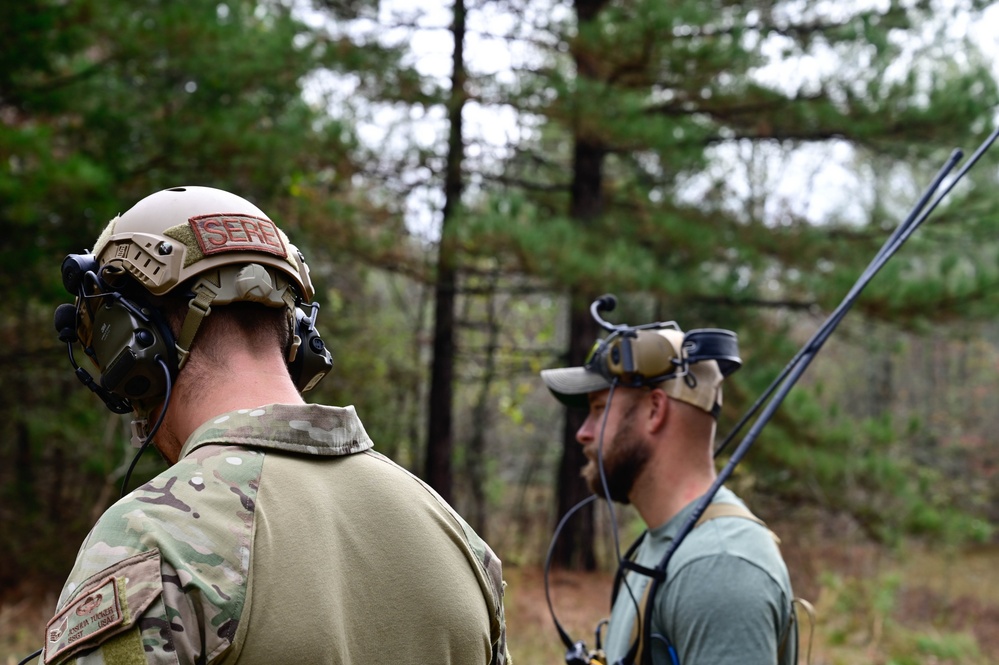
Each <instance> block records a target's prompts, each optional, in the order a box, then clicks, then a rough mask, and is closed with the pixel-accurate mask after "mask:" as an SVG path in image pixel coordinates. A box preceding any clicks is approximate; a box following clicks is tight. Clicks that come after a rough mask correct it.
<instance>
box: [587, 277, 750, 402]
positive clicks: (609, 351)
mask: <svg viewBox="0 0 999 665" xmlns="http://www.w3.org/2000/svg"><path fill="white" fill-rule="evenodd" d="M616 306H617V299H616V298H615V297H614V296H612V295H609V294H608V295H604V296H601V297H600V298H598V299H597V300H595V301H593V304H591V305H590V314H591V315H592V316H593V318H594V319H595V320H596V322H597V323H598V324H599V325H600V326H601V327H602V328H604V329H605V330H607V331H609V332H610V333H611V334H610V335H609V336H608V337H607V338H605V339H603V340H601V341H600V342H598V343H597V344H596V345H595V346H594V348H593V350H592V351H591V352H590V356H589V358H588V359H587V361H586V365H585V366H586V369H587V370H589V371H593V372H597V373H598V374H600V375H601V376H602V377H604V378H605V379H607V381H609V382H611V383H617V384H618V385H622V386H629V387H639V386H649V385H655V384H657V383H661V382H663V381H665V380H667V379H677V378H681V377H682V378H684V380H685V381H687V382H688V385H691V386H693V384H692V383H691V382H692V381H693V380H694V377H693V375H692V374H690V372H689V369H690V365H692V364H695V363H699V362H702V361H705V360H714V361H716V362H717V363H718V369H719V370H721V373H722V376H723V377H727V376H729V375H730V374H732V373H733V372H735V371H736V370H737V369H739V368H740V367H741V366H742V360H741V359H740V358H739V342H738V338H737V337H736V335H735V333H734V332H732V331H730V330H721V329H719V328H701V329H696V330H689V331H687V333H686V334H684V335H683V343H682V345H681V347H680V348H675V347H674V345H673V343H672V342H671V341H670V340H669V339H668V338H667V337H666V336H664V335H661V334H659V333H658V332H656V331H657V330H664V329H671V330H676V331H679V326H677V324H676V323H675V322H674V321H659V322H656V323H647V324H644V325H640V326H628V325H622V324H619V325H614V324H611V323H608V322H607V321H605V320H604V319H603V318H602V317H601V316H600V314H599V312H601V311H612V310H613V309H614V308H615V307H616Z"/></svg>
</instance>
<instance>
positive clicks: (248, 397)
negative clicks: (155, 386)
mask: <svg viewBox="0 0 999 665" xmlns="http://www.w3.org/2000/svg"><path fill="white" fill-rule="evenodd" d="M243 360H247V359H243ZM212 376H213V377H215V378H213V380H212V381H210V382H208V383H205V382H201V383H199V382H197V381H195V382H193V383H192V382H190V381H185V380H184V379H185V376H184V372H181V373H180V375H179V377H178V380H177V385H176V387H175V389H174V395H173V396H172V398H171V400H170V401H171V404H170V405H169V407H168V409H167V414H166V417H165V418H164V420H163V426H162V427H161V432H160V433H158V434H157V435H156V436H155V442H156V447H157V448H159V450H160V452H161V453H162V454H163V456H164V457H166V459H167V461H169V462H170V463H171V464H175V463H176V462H177V460H178V459H179V458H180V452H181V449H182V448H183V446H184V443H185V442H186V441H187V439H188V438H189V437H190V436H191V434H193V433H194V431H195V430H196V429H198V428H199V427H201V425H203V424H204V423H206V422H208V421H209V420H211V419H212V418H216V417H218V416H220V415H222V414H224V413H229V412H230V411H237V410H240V409H254V408H257V407H260V406H264V405H266V404H303V403H304V400H303V399H302V396H301V395H300V394H299V392H298V390H297V389H296V388H295V385H294V383H292V381H291V378H290V377H289V375H288V370H287V369H286V368H285V367H284V365H283V364H282V365H280V366H278V367H274V366H268V365H266V364H262V363H259V362H255V361H254V360H252V359H251V360H248V361H246V362H240V359H238V358H233V359H232V362H231V364H230V366H229V367H227V368H226V369H225V370H220V371H219V372H217V373H213V374H212Z"/></svg>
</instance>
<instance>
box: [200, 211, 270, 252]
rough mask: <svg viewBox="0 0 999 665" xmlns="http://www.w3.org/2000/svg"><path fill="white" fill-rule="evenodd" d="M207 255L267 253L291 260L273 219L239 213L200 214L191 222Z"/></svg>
mask: <svg viewBox="0 0 999 665" xmlns="http://www.w3.org/2000/svg"><path fill="white" fill-rule="evenodd" d="M188 221H189V223H190V225H191V231H193V232H194V237H195V238H196V239H197V240H198V246H199V247H200V248H201V251H202V253H203V254H204V255H205V256H211V255H212V254H219V253H221V252H246V251H256V252H267V253H268V254H275V255H277V256H280V257H284V258H287V256H288V250H287V248H286V247H285V245H284V240H283V239H282V238H281V233H280V232H279V231H278V229H277V226H275V225H274V222H272V221H271V220H269V219H264V218H263V217H254V216H253V215H243V214H238V213H231V214H226V213H218V214H211V215H199V216H197V217H191V218H190V220H188Z"/></svg>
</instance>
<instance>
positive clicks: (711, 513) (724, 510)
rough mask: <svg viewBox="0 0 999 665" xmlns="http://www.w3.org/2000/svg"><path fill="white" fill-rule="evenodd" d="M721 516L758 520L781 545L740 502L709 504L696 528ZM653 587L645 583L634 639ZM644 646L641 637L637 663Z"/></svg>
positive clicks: (634, 627) (771, 534)
mask: <svg viewBox="0 0 999 665" xmlns="http://www.w3.org/2000/svg"><path fill="white" fill-rule="evenodd" d="M719 517H741V518H742V519H746V520H749V521H750V522H756V523H757V524H759V525H760V526H762V527H763V528H765V529H766V530H767V531H768V532H769V533H770V536H771V537H772V538H773V539H774V542H775V543H777V545H780V538H778V537H777V534H776V533H774V532H773V531H771V530H770V528H769V527H767V524H766V522H764V521H763V520H761V519H760V518H759V517H757V516H756V515H754V514H753V513H752V512H751V511H750V510H749V509H748V508H746V507H745V506H743V505H741V504H738V503H721V502H714V503H710V504H708V507H707V508H705V509H704V512H703V513H701V517H700V518H699V519H698V520H697V523H696V524H694V528H695V529H696V528H697V527H699V526H701V525H702V524H704V523H705V522H710V521H711V520H714V519H718V518H719ZM643 535H644V534H643ZM629 553H630V552H629ZM651 588H652V584H651V583H649V584H646V585H645V591H644V592H643V593H642V599H641V600H640V601H639V603H638V616H637V617H636V618H635V623H634V624H633V625H632V627H631V639H632V641H634V640H635V638H636V637H639V633H640V631H641V627H642V626H644V625H645V612H646V608H647V607H648V605H649V589H651ZM644 646H645V640H643V639H639V641H638V651H637V652H636V653H635V662H636V663H641V662H642V648H643V647H644ZM670 650H671V658H674V659H675V658H676V656H675V653H674V652H672V645H670Z"/></svg>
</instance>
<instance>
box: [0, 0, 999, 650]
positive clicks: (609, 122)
mask: <svg viewBox="0 0 999 665" xmlns="http://www.w3.org/2000/svg"><path fill="white" fill-rule="evenodd" d="M997 25H999V11H997V8H996V7H995V6H994V5H993V4H992V3H988V2H980V1H978V0H933V1H926V0H910V1H907V2H896V1H894V0H892V1H889V0H880V1H871V2H867V1H863V0H858V1H856V2H821V1H802V0H757V1H744V2H739V1H735V0H693V1H688V0H677V1H675V2H670V3H665V2H662V1H661V0H576V1H575V2H573V3H566V2H559V1H557V0H535V1H528V0H455V2H453V3H452V4H450V5H447V6H435V5H431V4H429V3H428V4H427V6H425V7H422V8H421V7H420V6H417V5H415V4H414V3H402V2H399V3H390V2H387V1H386V2H382V3H380V4H379V3H378V2H372V1H370V0H311V1H308V0H286V1H281V0H258V1H253V0H227V1H222V2H220V1H219V0H213V1H211V2H209V1H206V0H183V1H175V2H166V1H158V0H128V1H125V0H100V1H98V0H72V1H69V2H63V1H56V0H24V1H22V2H8V3H0V34H2V37H3V38H2V39H0V224H2V227H0V228H2V230H3V232H2V245H0V258H2V260H3V263H4V265H5V266H6V267H5V269H4V270H3V271H2V273H0V290H2V293H3V294H4V298H3V299H2V301H0V339H2V345H0V411H2V413H0V534H2V537H3V542H4V543H5V545H6V546H5V547H4V548H3V549H2V550H0V659H3V658H6V659H8V660H0V662H4V663H6V662H16V660H17V658H19V657H21V656H24V655H26V654H27V653H28V652H30V651H32V650H34V648H36V647H37V644H36V642H37V637H38V635H40V634H41V632H40V631H41V627H42V626H43V625H44V621H45V620H46V619H47V615H48V613H50V612H51V610H52V606H53V604H54V594H55V593H56V592H57V590H58V588H59V587H60V586H61V584H62V581H63V579H64V578H65V576H66V573H67V571H68V570H69V567H70V566H71V562H72V560H73V557H74V555H75V552H76V549H77V547H78V546H79V543H80V542H81V541H82V539H83V537H84V536H85V534H86V532H87V531H88V529H89V527H90V525H91V524H92V523H93V522H94V520H95V519H96V518H97V517H98V516H99V515H100V514H101V512H102V511H103V510H104V508H106V507H107V506H108V505H109V504H110V503H111V502H113V501H114V499H115V497H117V495H118V491H119V487H118V486H119V484H120V483H121V480H122V476H123V474H124V470H125V468H126V466H127V463H128V461H129V460H130V458H131V449H130V448H129V446H128V419H127V418H122V417H119V416H114V415H112V414H110V413H108V412H107V411H106V410H104V408H103V406H102V405H101V404H100V402H99V400H97V399H96V398H95V397H94V396H93V395H91V394H90V393H89V391H87V390H86V389H85V388H83V386H81V385H80V384H79V382H78V381H77V379H76V378H75V377H74V376H73V373H72V371H71V368H70V365H69V362H68V359H67V357H66V349H65V346H64V345H63V344H61V343H59V342H58V341H57V339H56V334H55V330H54V328H53V325H52V314H53V311H54V309H55V307H56V306H57V305H58V304H60V303H62V302H66V301H67V300H68V299H69V296H68V294H67V293H66V292H65V291H64V289H63V287H62V285H61V283H60V271H59V267H60V265H61V262H62V259H63V257H64V256H65V255H66V254H68V253H70V252H78V251H80V250H83V249H84V248H87V247H89V246H90V245H91V243H92V242H93V240H94V238H95V237H96V235H97V233H98V232H99V230H100V229H101V228H102V227H103V225H104V224H105V223H106V221H107V220H109V219H110V218H111V217H113V216H114V215H115V214H117V213H119V212H123V211H124V210H125V209H127V208H128V207H130V206H131V205H132V204H133V203H135V202H136V201H138V200H139V199H140V198H142V197H143V196H145V195H147V194H149V193H152V192H154V191H157V190H159V189H163V188H167V187H172V186H177V185H185V184H200V185H210V186H215V187H220V188H223V189H229V190H231V191H233V192H236V193H238V194H240V195H242V196H244V197H246V198H249V199H251V200H252V201H254V202H255V203H256V204H257V205H259V206H260V207H261V208H262V209H263V210H265V211H267V212H268V213H269V214H270V215H271V216H272V217H273V218H274V219H275V220H276V221H277V222H278V224H279V225H280V226H281V227H282V228H284V229H285V230H286V231H287V232H288V233H289V235H290V236H291V237H292V240H293V241H294V242H296V244H298V245H299V246H300V247H302V248H303V249H304V250H305V253H306V258H307V260H308V261H309V264H310V266H311V268H312V277H313V281H314V282H315V283H316V285H317V287H318V296H317V299H318V301H319V302H320V303H321V306H322V309H321V311H320V316H319V327H320V330H321V332H322V334H323V337H324V339H325V340H327V341H328V342H329V344H330V346H331V347H332V348H333V352H334V356H335V363H336V365H335V370H334V373H333V375H332V376H330V377H329V378H327V379H326V380H325V381H324V382H323V383H322V384H321V385H320V387H319V388H318V389H317V390H316V391H314V392H313V393H310V394H309V398H310V400H312V401H319V402H325V403H333V404H354V405H355V406H356V407H357V410H358V413H359V415H360V416H361V418H362V420H363V421H364V422H365V425H366V427H367V429H368V431H369V433H370V434H371V436H372V438H373V439H374V440H375V442H376V447H377V448H378V449H379V450H381V451H382V452H384V453H386V454H387V455H389V456H391V457H393V458H395V459H396V460H398V461H399V462H400V463H402V464H404V465H405V466H407V467H408V468H410V469H412V470H413V471H414V472H416V473H418V474H419V475H421V476H422V477H424V478H426V479H427V480H428V481H429V482H431V483H432V484H433V485H434V486H435V487H436V488H438V490H439V491H440V492H441V493H442V494H444V495H445V496H446V497H448V498H450V500H451V501H452V502H453V503H454V504H455V505H456V506H457V507H458V509H459V510H460V511H461V512H462V513H463V514H464V515H465V516H466V517H467V518H468V519H469V521H470V522H471V523H472V524H473V526H475V527H476V529H477V530H479V531H480V533H482V534H483V535H484V536H485V537H486V538H487V539H488V540H489V541H490V542H491V543H492V544H493V545H494V547H495V549H497V550H498V552H499V553H500V555H501V556H502V557H503V558H504V561H505V563H506V569H507V574H508V577H509V578H510V582H511V584H510V589H509V594H508V612H509V615H510V623H511V646H512V651H513V654H514V657H515V659H517V660H519V662H526V663H540V662H551V661H553V660H555V661H556V662H561V654H562V648H561V645H560V644H559V643H558V639H557V635H556V633H555V631H554V628H553V627H552V624H551V621H550V619H549V618H548V617H547V612H546V608H545V606H544V587H543V581H542V578H541V575H540V573H539V566H540V564H541V563H542V561H543V560H544V557H545V555H546V551H547V547H548V544H549V540H550V538H551V534H552V530H553V528H554V525H555V523H556V521H557V519H558V518H559V517H560V516H561V515H563V514H564V513H565V512H566V510H568V508H569V507H571V506H572V505H574V504H575V503H576V502H577V501H578V500H580V499H581V498H583V497H585V496H586V495H587V494H588V491H587V490H586V488H585V486H583V484H582V482H581V481H580V480H579V478H578V469H579V468H580V466H581V465H582V457H581V453H580V451H579V448H578V446H577V445H576V444H575V443H574V441H573V438H572V432H574V431H575V429H576V427H577V426H578V424H579V422H580V421H579V419H580V414H576V413H565V412H564V411H563V410H562V409H561V408H560V407H559V406H558V404H557V403H556V402H555V401H554V400H553V399H552V398H551V397H550V396H549V395H548V394H547V392H546V391H545V390H544V389H543V387H542V386H541V384H540V381H539V379H538V371H539V370H540V369H542V368H545V367H552V366H562V365H565V364H569V363H571V364H579V363H580V362H581V361H582V359H583V356H584V355H585V353H586V352H587V350H588V349H589V347H590V345H591V344H592V343H593V341H594V340H595V339H596V338H597V337H598V334H599V332H600V331H599V330H598V329H597V328H596V326H595V324H594V323H593V322H592V320H591V319H590V317H589V314H588V311H587V308H588V305H589V302H590V301H591V300H592V299H593V298H594V297H596V296H598V295H600V294H602V293H605V292H613V293H616V294H617V295H618V297H619V301H620V306H619V308H618V310H616V311H615V312H614V313H613V314H612V315H609V317H610V318H611V320H613V321H615V322H628V323H645V322H648V321H653V320H663V319H676V320H677V321H678V322H679V323H680V324H681V325H682V326H683V327H684V328H685V329H692V328H701V327H720V328H726V329H731V330H733V331H735V332H736V333H737V334H738V335H739V338H740V346H741V349H742V357H743V360H744V367H743V369H742V370H741V371H739V372H738V373H736V374H735V375H733V376H732V377H731V378H730V380H729V381H728V382H727V388H726V396H725V397H726V403H725V409H724V413H723V415H722V417H721V421H720V428H719V432H720V433H722V434H724V433H726V432H728V431H730V429H731V428H732V426H733V424H734V423H735V422H736V421H737V420H738V417H739V416H740V415H741V414H742V413H743V412H745V410H746V409H747V408H748V407H749V405H750V404H752V402H753V401H754V399H755V398H756V397H757V395H759V394H760V393H761V391H762V390H763V389H764V388H765V387H766V386H767V385H768V384H769V383H770V382H771V381H772V380H773V379H774V377H776V376H777V374H778V372H779V371H780V370H781V368H782V367H783V366H784V364H785V363H786V362H787V361H788V360H790V358H791V357H792V356H793V354H794V352H795V351H796V349H797V348H798V347H799V345H800V344H801V343H802V342H803V341H804V340H805V339H807V338H808V336H809V335H810V334H812V333H813V332H814V331H815V329H816V328H817V326H818V325H819V324H820V323H821V322H822V321H823V320H824V319H825V317H826V316H827V315H828V314H829V313H830V312H831V311H832V310H833V309H834V308H835V306H836V305H837V304H838V303H839V302H840V300H841V299H842V298H843V297H844V296H845V295H846V293H847V291H848V290H849V288H850V286H851V285H852V284H853V283H854V281H855V280H856V279H857V278H858V277H859V275H860V273H861V272H862V270H863V269H864V267H865V266H866V264H867V263H868V261H869V260H870V259H871V258H872V257H873V256H874V254H875V252H876V251H877V250H878V248H879V247H880V245H881V243H882V242H883V241H884V240H885V238H887V237H888V234H889V233H890V232H891V230H892V229H893V228H894V227H895V225H897V224H898V223H899V222H900V221H901V219H902V218H903V217H904V216H905V214H906V212H907V211H908V209H909V208H910V207H911V206H912V205H913V204H914V203H915V201H916V199H917V198H918V196H919V193H920V191H921V190H922V189H923V187H924V186H925V185H926V184H928V183H929V181H930V180H931V179H932V177H933V174H934V173H935V172H936V171H937V169H938V168H939V167H940V165H941V164H942V163H943V162H944V160H945V159H946V158H947V156H948V155H949V154H950V153H951V151H952V150H953V149H954V148H956V147H961V148H964V149H965V150H966V151H967V152H969V153H970V151H971V150H972V149H973V148H974V147H975V146H976V145H977V144H978V143H979V142H980V141H981V140H982V138H983V137H984V136H985V135H986V134H988V133H989V132H990V131H991V130H992V128H993V127H994V126H995V123H996V121H997V115H996V104H997V101H999V84H997V76H999V70H997V68H996V66H995V64H994V57H995V53H996V52H997V46H999V43H997V40H996V38H995V37H994V35H995V34H996V30H995V28H996V26H997ZM990 26H991V27H990ZM997 165H999V151H997V152H993V153H988V154H986V155H985V157H984V158H983V160H982V162H981V164H980V165H979V166H978V167H976V169H974V170H973V171H972V172H971V173H970V174H969V176H968V178H967V179H966V180H965V181H964V182H963V183H962V184H961V185H959V186H958V187H957V188H956V189H955V191H954V192H953V193H952V194H951V196H950V197H949V198H948V200H947V201H945V202H944V203H943V204H942V205H941V207H940V208H939V209H938V211H937V212H936V213H935V214H934V215H933V217H932V218H931V220H930V221H929V222H928V223H927V224H926V225H925V226H924V227H923V228H921V229H920V230H919V231H918V232H917V233H916V234H914V236H913V237H912V239H911V240H910V241H909V243H908V244H907V245H906V246H905V247H904V248H903V249H902V251H901V252H900V253H899V254H898V256H897V257H896V258H894V259H893V260H892V261H891V262H890V263H889V264H888V265H887V266H886V268H885V269H884V270H883V271H882V272H881V273H880V274H879V275H878V276H877V277H876V278H875V280H874V281H873V282H872V283H871V284H870V286H869V288H868V289H867V291H866V292H865V293H864V295H863V296H862V297H861V298H860V299H859V300H858V302H857V303H856V306H855V308H854V311H853V312H852V313H851V314H850V315H849V316H848V317H847V318H846V319H845V321H844V323H843V325H842V326H841V327H840V329H839V330H838V332H837V333H836V334H835V336H834V337H833V338H832V340H831V341H830V342H829V344H828V345H827V347H826V349H825V350H823V352H822V353H821V354H820V356H819V357H818V360H817V361H816V363H815V364H814V366H813V368H812V369H810V370H809V372H808V373H807V374H806V375H805V378H804V379H803V380H802V382H801V383H800V385H799V386H797V387H796V388H795V389H794V390H793V391H792V392H791V394H790V396H789V398H788V400H787V402H786V403H785V404H784V406H783V407H782V408H781V409H780V410H779V411H778V413H777V416H776V417H775V419H774V420H773V422H771V423H770V424H769V425H768V426H767V428H766V429H765V430H764V433H763V435H762V436H761V437H760V439H759V441H758V443H757V444H756V446H755V447H754V449H753V451H752V452H751V453H750V455H749V456H748V457H747V458H746V459H745V460H744V461H743V462H742V464H741V465H740V466H739V468H738V470H737V473H736V474H735V476H734V478H733V480H732V483H731V484H732V485H733V486H734V487H735V489H736V490H737V491H738V492H740V493H741V494H742V495H743V496H744V497H745V498H747V499H748V500H749V502H750V504H751V505H752V506H753V507H754V509H755V510H756V512H757V513H758V514H760V515H761V516H762V517H763V518H764V519H766V520H767V521H768V523H769V524H770V525H771V526H772V527H773V528H775V530H777V531H778V532H779V533H780V534H781V536H782V538H783V542H784V544H783V548H784V551H785V556H786V557H787V558H788V561H789V564H790V566H791V568H792V574H793V576H794V580H795V586H796V590H797V591H798V593H800V594H801V595H803V596H805V597H806V598H809V599H810V600H812V601H813V602H815V603H817V605H818V609H819V621H818V624H817V628H816V635H815V640H814V643H815V648H816V653H815V657H814V659H813V662H821V663H840V662H842V663H856V662H872V663H923V662H937V663H943V662H955V663H956V662H962V663H986V662H999V660H997V658H999V657H997V656H996V654H997V653H999V573H997V572H996V571H997V570H999V566H997V565H996V564H997V563H999V540H997V535H996V530H995V526H996V525H997V524H999V489H997V483H996V472H997V470H999V452H997V446H996V444H995V441H994V436H993V435H992V433H993V432H995V431H996V429H997V428H999V393H997V383H999V380H997V371H996V370H997V369H999V349H997V343H999V328H997V327H996V325H995V324H994V318H995V316H996V313H997V312H999V296H997V291H996V289H997V286H999V240H997V238H996V230H997V229H999V193H997V188H996V185H997V177H999V167H997ZM162 468H163V465H162V462H160V461H159V460H156V459H154V456H153V455H147V456H146V457H145V458H144V459H143V460H142V462H141V463H140V465H139V468H138V474H137V476H136V478H135V479H134V480H133V484H134V483H137V482H141V481H143V480H145V479H148V478H149V477H151V476H152V475H154V474H156V473H158V472H159V471H160V470H162ZM618 517H619V521H620V530H621V533H622V535H623V536H624V537H625V539H626V540H627V539H630V538H631V537H633V536H635V535H637V533H638V532H639V531H640V529H641V525H640V522H639V520H638V519H637V517H636V516H635V515H634V514H633V513H631V512H629V511H628V510H626V509H624V510H621V511H620V513H619V515H618ZM609 529H610V524H609V521H608V516H607V513H606V509H605V508H601V507H598V508H595V509H593V510H584V511H581V512H580V513H579V514H578V516H577V517H576V518H574V519H573V520H572V521H571V522H569V524H568V526H567V528H566V530H565V532H564V533H563V535H562V537H561V538H560V539H559V541H558V542H557V543H556V546H555V547H554V549H553V551H552V558H553V562H554V564H555V568H556V572H555V573H554V574H553V578H552V593H553V600H554V603H555V607H556V611H557V612H561V616H562V617H563V621H564V623H566V624H567V625H568V626H569V627H570V628H571V630H572V632H573V634H574V637H576V639H581V638H585V639H588V640H590V639H591V637H590V636H591V632H590V631H591V630H592V628H593V625H594V623H595V621H596V619H598V618H599V617H600V616H602V614H604V613H605V611H606V607H607V593H608V592H609V586H608V585H609V575H610V573H611V572H612V571H613V569H614V567H615V553H614V551H613V547H612V545H611V543H612V539H611V537H610V532H609ZM556 659H557V660H556Z"/></svg>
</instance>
